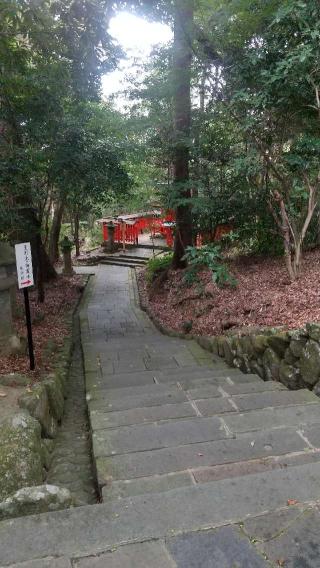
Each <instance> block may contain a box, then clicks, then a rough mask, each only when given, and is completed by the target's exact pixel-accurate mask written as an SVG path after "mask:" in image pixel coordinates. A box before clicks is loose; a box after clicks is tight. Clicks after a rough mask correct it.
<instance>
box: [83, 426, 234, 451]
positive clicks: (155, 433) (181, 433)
mask: <svg viewBox="0 0 320 568" xmlns="http://www.w3.org/2000/svg"><path fill="white" fill-rule="evenodd" d="M230 437H231V433H230V432H229V431H228V430H227V429H225V428H224V424H223V422H222V421H221V419H220V418H216V417H210V418H202V417H201V418H197V417H193V418H190V419H187V420H182V419H180V420H171V421H170V422H161V423H148V424H135V425H132V426H119V427H118V428H113V429H104V430H98V431H97V432H94V433H93V435H92V442H93V453H94V456H95V459H97V458H99V457H101V456H113V455H117V454H127V453H135V452H146V451H153V450H158V449H161V448H169V447H175V446H180V445H183V444H195V443H198V442H206V441H209V440H210V441H211V440H221V439H224V438H230Z"/></svg>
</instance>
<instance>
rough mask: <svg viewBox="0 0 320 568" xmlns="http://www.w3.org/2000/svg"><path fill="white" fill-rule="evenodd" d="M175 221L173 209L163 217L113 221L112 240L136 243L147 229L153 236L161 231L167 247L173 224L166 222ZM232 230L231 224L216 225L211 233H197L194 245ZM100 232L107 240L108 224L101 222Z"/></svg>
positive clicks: (170, 238) (219, 237)
mask: <svg viewBox="0 0 320 568" xmlns="http://www.w3.org/2000/svg"><path fill="white" fill-rule="evenodd" d="M174 222H175V213H174V211H168V212H167V213H166V215H164V216H163V217H150V216H148V217H140V218H137V219H136V220H135V221H129V222H128V221H127V222H124V223H121V222H115V233H114V240H115V242H116V243H122V242H123V236H124V241H125V243H126V244H138V241H139V235H140V234H141V233H143V231H144V230H146V229H147V230H148V231H149V232H150V233H151V235H152V236H153V237H154V236H155V234H156V233H161V234H162V235H163V237H164V238H165V240H166V244H167V246H168V247H170V248H172V247H173V242H174V226H167V223H174ZM231 231H232V226H231V225H230V224H228V223H224V224H222V223H221V224H220V225H217V226H216V227H215V229H214V231H212V232H211V233H199V234H198V235H197V236H196V243H195V244H196V247H201V246H202V245H203V244H205V243H208V242H209V243H210V242H216V241H219V240H220V239H221V237H222V236H223V235H226V234H228V233H230V232H231ZM102 233H103V239H104V241H107V240H108V224H107V222H103V223H102Z"/></svg>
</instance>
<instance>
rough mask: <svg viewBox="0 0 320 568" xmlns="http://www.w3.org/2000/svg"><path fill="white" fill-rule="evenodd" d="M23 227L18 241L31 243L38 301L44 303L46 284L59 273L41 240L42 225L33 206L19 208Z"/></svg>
mask: <svg viewBox="0 0 320 568" xmlns="http://www.w3.org/2000/svg"><path fill="white" fill-rule="evenodd" d="M19 213H20V217H21V227H19V228H18V230H17V232H16V240H17V241H18V242H19V241H20V242H24V241H26V242H30V244H31V251H32V267H33V275H34V279H35V282H36V285H37V288H38V300H39V301H40V302H43V301H44V282H48V281H49V280H53V279H54V278H56V277H57V273H56V271H55V269H54V267H53V265H52V263H51V262H50V259H49V256H48V254H47V252H46V250H45V247H44V246H43V243H42V239H41V224H40V221H39V219H38V217H37V212H36V210H35V209H34V208H33V207H31V206H27V205H26V206H24V207H20V208H19Z"/></svg>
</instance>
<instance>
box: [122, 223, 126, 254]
mask: <svg viewBox="0 0 320 568" xmlns="http://www.w3.org/2000/svg"><path fill="white" fill-rule="evenodd" d="M122 250H123V252H126V223H125V221H122Z"/></svg>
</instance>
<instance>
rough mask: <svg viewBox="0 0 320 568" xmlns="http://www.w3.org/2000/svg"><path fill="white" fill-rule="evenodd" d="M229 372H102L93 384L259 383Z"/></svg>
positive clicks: (181, 370) (198, 368)
mask: <svg viewBox="0 0 320 568" xmlns="http://www.w3.org/2000/svg"><path fill="white" fill-rule="evenodd" d="M230 371H231V372H230ZM230 371H229V370H228V371H224V370H214V369H211V368H210V367H208V368H207V367H203V368H201V367H197V368H195V369H192V370H189V369H188V367H185V368H184V369H182V368H180V369H167V370H161V369H155V370H146V371H143V370H142V371H133V372H131V373H130V372H127V373H111V372H107V371H106V370H105V371H104V372H103V376H102V377H100V378H97V380H96V381H95V383H94V384H96V386H98V387H100V388H101V387H102V386H103V387H104V388H109V389H113V388H123V387H129V386H140V385H147V384H152V383H157V382H158V383H173V382H179V383H181V384H183V385H185V384H188V382H191V381H194V380H195V379H212V380H215V381H217V382H218V381H219V379H221V380H222V379H223V380H224V381H226V380H228V381H229V384H233V383H253V382H261V379H260V377H258V375H252V374H248V375H245V374H243V373H241V372H240V371H237V372H233V371H234V370H233V369H231V370H230ZM230 381H232V382H230ZM220 382H221V381H220Z"/></svg>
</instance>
